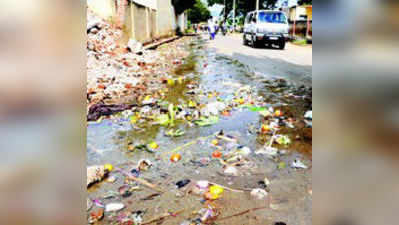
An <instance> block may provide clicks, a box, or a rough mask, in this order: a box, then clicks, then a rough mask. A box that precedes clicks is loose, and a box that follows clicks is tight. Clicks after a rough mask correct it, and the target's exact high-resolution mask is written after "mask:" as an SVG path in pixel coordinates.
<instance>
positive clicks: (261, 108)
mask: <svg viewBox="0 0 399 225" xmlns="http://www.w3.org/2000/svg"><path fill="white" fill-rule="evenodd" d="M245 107H246V108H247V109H249V110H251V111H252V112H260V111H265V110H267V109H266V108H264V107H256V106H251V105H247V106H245Z"/></svg>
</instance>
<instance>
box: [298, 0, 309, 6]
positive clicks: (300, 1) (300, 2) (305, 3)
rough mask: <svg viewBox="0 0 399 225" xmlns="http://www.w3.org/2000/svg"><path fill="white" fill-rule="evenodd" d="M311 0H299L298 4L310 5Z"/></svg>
mask: <svg viewBox="0 0 399 225" xmlns="http://www.w3.org/2000/svg"><path fill="white" fill-rule="evenodd" d="M311 4H312V0H299V1H298V5H311Z"/></svg>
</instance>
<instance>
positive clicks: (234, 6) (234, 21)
mask: <svg viewBox="0 0 399 225" xmlns="http://www.w3.org/2000/svg"><path fill="white" fill-rule="evenodd" d="M233 29H234V31H235V30H236V0H233Z"/></svg>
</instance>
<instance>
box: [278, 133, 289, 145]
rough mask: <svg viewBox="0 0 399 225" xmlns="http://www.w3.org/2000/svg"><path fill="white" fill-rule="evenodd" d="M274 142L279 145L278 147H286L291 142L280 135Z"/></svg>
mask: <svg viewBox="0 0 399 225" xmlns="http://www.w3.org/2000/svg"><path fill="white" fill-rule="evenodd" d="M276 142H277V143H279V144H280V145H288V144H290V143H291V140H290V138H289V137H287V136H285V135H281V136H279V137H278V138H277V139H276Z"/></svg>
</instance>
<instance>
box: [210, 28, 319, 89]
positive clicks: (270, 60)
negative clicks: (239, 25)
mask: <svg viewBox="0 0 399 225" xmlns="http://www.w3.org/2000/svg"><path fill="white" fill-rule="evenodd" d="M205 38H207V37H205ZM208 46H209V47H210V48H213V49H214V50H215V51H216V53H218V54H222V55H226V56H229V57H232V58H233V59H236V60H238V61H240V62H241V63H243V64H246V65H247V66H249V67H250V68H251V70H253V71H255V72H256V73H257V74H261V75H262V76H265V77H281V78H285V79H287V80H289V81H292V82H294V83H295V84H298V85H302V84H303V85H305V86H311V85H312V46H311V45H309V46H298V45H294V44H291V43H287V45H286V47H285V50H279V49H277V48H269V47H263V48H252V47H250V46H244V45H243V44H242V35H238V34H234V35H228V36H221V35H217V37H216V39H215V40H213V41H209V43H208Z"/></svg>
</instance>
